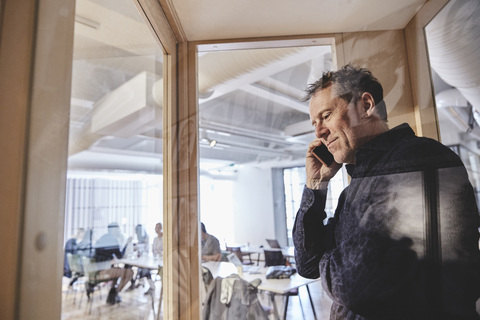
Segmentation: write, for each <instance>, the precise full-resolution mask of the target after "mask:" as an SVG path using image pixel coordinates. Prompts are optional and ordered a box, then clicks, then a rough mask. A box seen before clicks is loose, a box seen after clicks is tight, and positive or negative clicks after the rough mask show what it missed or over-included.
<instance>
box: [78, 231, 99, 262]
mask: <svg viewBox="0 0 480 320" xmlns="http://www.w3.org/2000/svg"><path fill="white" fill-rule="evenodd" d="M77 254H78V255H80V256H83V257H89V258H93V257H94V256H95V248H94V247H93V232H92V229H87V230H86V231H85V233H84V234H83V237H82V240H81V241H80V242H77Z"/></svg>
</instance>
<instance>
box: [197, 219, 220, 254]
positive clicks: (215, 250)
mask: <svg viewBox="0 0 480 320" xmlns="http://www.w3.org/2000/svg"><path fill="white" fill-rule="evenodd" d="M201 229H202V260H203V261H220V259H221V257H222V251H221V250H220V242H219V241H218V239H217V238H216V237H215V236H212V235H211V234H209V233H207V229H206V228H205V225H204V224H203V222H202V223H201Z"/></svg>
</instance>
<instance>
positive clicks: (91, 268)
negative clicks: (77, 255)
mask: <svg viewBox="0 0 480 320" xmlns="http://www.w3.org/2000/svg"><path fill="white" fill-rule="evenodd" d="M82 264H83V270H84V272H85V274H86V276H87V279H88V281H87V283H86V284H85V288H86V291H87V296H88V300H89V302H90V311H89V313H91V312H92V303H91V302H92V300H93V294H94V292H95V289H96V288H97V286H98V284H100V283H102V282H107V281H111V280H116V279H117V278H111V277H103V276H100V275H99V274H100V272H99V271H101V270H107V269H110V267H111V263H110V262H109V261H103V262H95V259H93V258H89V257H82ZM90 290H91V291H90ZM90 294H91V295H92V297H90ZM100 297H101V293H100Z"/></svg>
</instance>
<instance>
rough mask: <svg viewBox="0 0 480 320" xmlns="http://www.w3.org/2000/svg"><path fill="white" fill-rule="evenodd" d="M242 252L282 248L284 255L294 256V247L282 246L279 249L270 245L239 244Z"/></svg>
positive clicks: (252, 252)
mask: <svg viewBox="0 0 480 320" xmlns="http://www.w3.org/2000/svg"><path fill="white" fill-rule="evenodd" d="M240 249H242V253H244V254H254V253H263V249H265V250H273V251H275V250H282V253H283V255H284V256H285V257H288V258H290V257H292V258H293V257H295V248H294V247H282V248H281V249H274V248H270V247H260V246H253V245H252V246H241V247H240Z"/></svg>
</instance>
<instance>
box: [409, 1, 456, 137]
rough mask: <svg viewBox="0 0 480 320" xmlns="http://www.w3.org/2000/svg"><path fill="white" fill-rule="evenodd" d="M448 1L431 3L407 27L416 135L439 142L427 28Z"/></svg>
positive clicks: (428, 2)
mask: <svg viewBox="0 0 480 320" xmlns="http://www.w3.org/2000/svg"><path fill="white" fill-rule="evenodd" d="M447 3H448V0H430V1H427V3H426V4H425V5H424V6H423V7H422V8H421V9H420V11H419V12H418V13H417V15H416V16H415V17H414V18H413V19H412V20H411V21H410V23H409V24H408V25H407V26H406V27H405V39H406V47H407V53H408V62H409V66H410V70H411V83H412V93H413V103H414V110H415V121H416V123H417V134H418V135H421V136H425V137H429V138H433V139H436V140H440V129H439V127H438V118H437V113H436V108H435V96H434V91H433V84H432V79H431V71H430V63H429V58H428V48H427V43H426V39H425V32H424V28H425V26H426V25H427V24H428V22H430V20H431V19H432V18H433V17H434V16H435V15H436V14H437V13H438V12H439V11H440V10H441V9H442V8H443V6H444V5H445V4H447Z"/></svg>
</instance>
